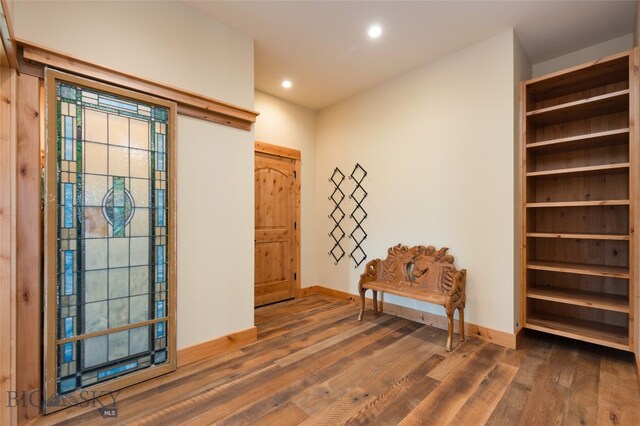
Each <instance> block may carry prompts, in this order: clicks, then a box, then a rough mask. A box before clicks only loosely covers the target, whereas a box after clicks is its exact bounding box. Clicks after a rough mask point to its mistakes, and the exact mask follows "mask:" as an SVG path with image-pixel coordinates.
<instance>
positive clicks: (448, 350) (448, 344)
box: [445, 310, 454, 352]
mask: <svg viewBox="0 0 640 426" xmlns="http://www.w3.org/2000/svg"><path fill="white" fill-rule="evenodd" d="M453 312H454V311H453V310H452V311H451V312H450V313H449V312H447V318H448V319H449V336H448V337H447V346H446V347H445V349H446V350H447V352H451V341H452V340H453Z"/></svg>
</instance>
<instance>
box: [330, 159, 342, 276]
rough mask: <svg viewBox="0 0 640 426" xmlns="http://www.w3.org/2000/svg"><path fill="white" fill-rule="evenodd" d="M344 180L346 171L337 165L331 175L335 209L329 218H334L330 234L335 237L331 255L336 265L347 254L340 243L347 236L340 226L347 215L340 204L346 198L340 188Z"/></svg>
mask: <svg viewBox="0 0 640 426" xmlns="http://www.w3.org/2000/svg"><path fill="white" fill-rule="evenodd" d="M343 181H344V173H342V172H341V171H340V169H339V168H337V167H336V168H335V169H333V174H331V177H330V178H329V182H331V183H332V184H333V186H334V188H333V192H332V193H331V195H330V196H329V200H331V201H332V202H333V204H334V207H333V210H332V211H331V214H329V218H330V219H331V220H333V229H332V230H331V232H329V236H330V237H331V238H332V239H333V247H332V248H331V250H330V251H329V255H331V256H332V257H333V260H334V264H335V265H337V264H338V262H340V259H342V257H343V256H344V254H345V251H344V249H343V248H342V246H341V244H340V242H341V241H342V239H343V238H344V237H345V232H344V230H343V229H342V226H340V223H341V222H342V220H343V219H344V217H345V213H344V211H343V210H342V208H341V207H340V204H341V203H342V201H343V200H344V192H342V189H340V185H341V184H342V182H343Z"/></svg>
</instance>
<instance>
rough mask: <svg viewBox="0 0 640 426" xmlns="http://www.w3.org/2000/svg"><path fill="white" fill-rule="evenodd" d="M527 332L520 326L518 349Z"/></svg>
mask: <svg viewBox="0 0 640 426" xmlns="http://www.w3.org/2000/svg"><path fill="white" fill-rule="evenodd" d="M525 334H526V331H525V329H524V327H520V328H519V329H518V330H517V331H516V349H517V348H518V347H520V343H522V339H524V336H525Z"/></svg>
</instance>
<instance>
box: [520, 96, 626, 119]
mask: <svg viewBox="0 0 640 426" xmlns="http://www.w3.org/2000/svg"><path fill="white" fill-rule="evenodd" d="M628 108H629V89H625V90H619V91H617V92H613V93H607V94H605V95H600V96H593V97H591V98H587V99H581V100H579V101H574V102H567V103H565V104H560V105H556V106H552V107H549V108H541V109H537V110H534V111H530V112H528V113H527V114H526V117H527V118H529V119H530V121H532V122H533V123H535V124H536V125H539V126H547V125H552V124H558V123H562V122H567V121H573V120H580V119H584V118H589V117H596V116H598V115H605V114H611V113H614V112H619V111H624V110H626V109H628Z"/></svg>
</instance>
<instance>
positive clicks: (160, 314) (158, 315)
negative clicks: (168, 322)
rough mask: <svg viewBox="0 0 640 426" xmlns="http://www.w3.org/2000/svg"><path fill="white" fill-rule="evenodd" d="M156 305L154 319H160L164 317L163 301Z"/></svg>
mask: <svg viewBox="0 0 640 426" xmlns="http://www.w3.org/2000/svg"><path fill="white" fill-rule="evenodd" d="M157 305H158V306H157V309H156V318H162V317H163V316H164V301H162V300H160V301H158V303H157Z"/></svg>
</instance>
